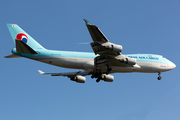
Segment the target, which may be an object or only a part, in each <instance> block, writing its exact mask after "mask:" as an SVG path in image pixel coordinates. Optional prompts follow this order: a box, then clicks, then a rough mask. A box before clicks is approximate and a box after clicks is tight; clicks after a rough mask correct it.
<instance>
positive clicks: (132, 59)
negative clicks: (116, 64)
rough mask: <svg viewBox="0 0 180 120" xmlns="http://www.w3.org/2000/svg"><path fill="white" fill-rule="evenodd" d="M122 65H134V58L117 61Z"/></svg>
mask: <svg viewBox="0 0 180 120" xmlns="http://www.w3.org/2000/svg"><path fill="white" fill-rule="evenodd" d="M119 61H120V62H122V63H126V64H128V65H135V64H136V59H134V58H124V59H120V60H119Z"/></svg>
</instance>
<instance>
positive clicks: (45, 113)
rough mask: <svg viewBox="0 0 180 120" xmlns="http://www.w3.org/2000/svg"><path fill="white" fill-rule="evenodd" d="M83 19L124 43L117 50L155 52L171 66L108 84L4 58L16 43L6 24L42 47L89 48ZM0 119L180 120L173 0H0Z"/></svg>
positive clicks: (179, 6)
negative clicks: (77, 80)
mask: <svg viewBox="0 0 180 120" xmlns="http://www.w3.org/2000/svg"><path fill="white" fill-rule="evenodd" d="M83 18H86V19H88V20H89V21H90V22H92V23H93V24H95V25H97V26H98V27H99V28H100V29H101V30H102V32H103V33H104V34H105V35H106V36H107V38H108V39H109V40H110V41H111V42H113V43H117V44H120V45H122V46H123V51H122V53H123V54H128V53H152V54H160V55H163V56H165V57H166V58H168V59H169V60H171V61H173V62H174V63H175V64H176V65H177V67H176V68H175V69H174V70H172V71H169V72H165V73H162V77H163V79H162V80H161V81H158V80H157V76H158V75H157V74H156V73H153V74H148V73H118V74H114V77H115V80H114V82H112V83H106V82H103V81H101V82H99V83H96V82H95V79H93V80H92V79H91V78H90V76H88V77H87V81H86V83H85V84H78V83H75V82H73V81H70V80H69V79H68V78H66V77H51V76H43V75H40V74H39V73H38V72H37V70H39V69H40V70H43V71H45V72H70V71H76V70H71V69H65V68H59V67H55V66H51V65H47V64H44V63H40V62H37V61H33V60H29V59H25V58H14V59H6V58H4V56H6V55H9V54H11V49H12V48H14V47H15V45H14V43H13V40H12V38H11V36H10V34H9V31H8V29H7V26H6V24H7V23H15V24H18V25H19V26H20V27H21V28H23V29H24V30H25V31H26V32H27V33H28V34H30V35H31V36H32V37H33V38H35V39H36V40H37V41H38V42H39V43H40V44H41V45H43V46H44V47H45V48H47V49H55V50H66V51H67V50H69V51H87V52H92V49H91V47H90V45H89V44H79V43H90V42H91V41H92V40H91V37H90V35H89V32H88V30H87V28H86V26H85V24H84V21H83V20H82V19H83ZM0 33H1V34H0V35H1V44H0V48H1V52H0V56H1V67H0V69H1V75H0V120H110V119H111V120H120V119H121V120H179V118H180V114H179V111H180V67H179V66H180V47H179V45H180V2H179V0H109V1H104V0H88V1H85V0H65V1H62V0H49V1H48V0H43V1H42V0H41V1H37V0H28V1H26V0H1V1H0Z"/></svg>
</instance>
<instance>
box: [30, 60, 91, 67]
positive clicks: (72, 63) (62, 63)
mask: <svg viewBox="0 0 180 120" xmlns="http://www.w3.org/2000/svg"><path fill="white" fill-rule="evenodd" d="M30 59H33V60H36V61H40V62H44V63H47V64H51V65H55V66H59V67H65V68H72V69H84V68H85V67H86V69H91V68H93V66H94V62H93V64H90V63H91V62H92V61H94V60H93V59H88V58H69V57H38V58H35V57H34V58H30ZM88 63H89V65H88ZM84 65H85V66H84Z"/></svg>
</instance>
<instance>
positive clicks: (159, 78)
mask: <svg viewBox="0 0 180 120" xmlns="http://www.w3.org/2000/svg"><path fill="white" fill-rule="evenodd" d="M158 75H159V77H158V78H157V79H158V80H161V79H162V77H161V73H160V72H158Z"/></svg>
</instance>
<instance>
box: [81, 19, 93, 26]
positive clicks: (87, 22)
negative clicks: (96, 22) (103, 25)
mask: <svg viewBox="0 0 180 120" xmlns="http://www.w3.org/2000/svg"><path fill="white" fill-rule="evenodd" d="M83 20H84V22H85V23H86V25H93V24H92V23H90V22H89V21H88V20H86V19H83Z"/></svg>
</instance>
